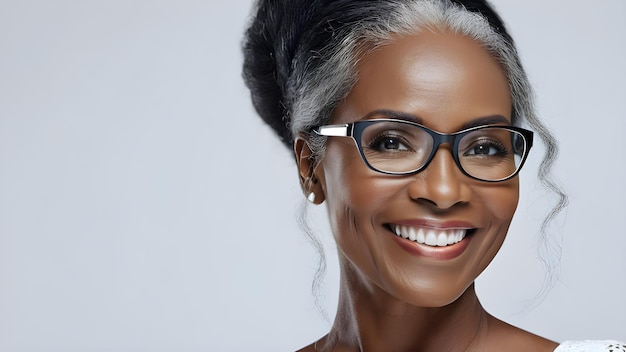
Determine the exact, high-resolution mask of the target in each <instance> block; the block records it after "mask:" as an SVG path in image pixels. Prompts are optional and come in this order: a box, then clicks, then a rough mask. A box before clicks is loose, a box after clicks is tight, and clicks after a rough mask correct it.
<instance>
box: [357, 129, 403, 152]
mask: <svg viewBox="0 0 626 352" xmlns="http://www.w3.org/2000/svg"><path fill="white" fill-rule="evenodd" d="M367 146H368V148H370V149H373V150H376V151H380V152H387V151H389V152H399V151H410V150H411V148H410V147H409V145H408V143H406V142H405V140H404V138H402V137H400V136H396V135H393V134H389V133H385V134H381V135H378V136H377V137H376V138H374V139H373V140H372V141H370V142H369V143H368V144H367Z"/></svg>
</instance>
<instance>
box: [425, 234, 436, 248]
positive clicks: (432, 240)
mask: <svg viewBox="0 0 626 352" xmlns="http://www.w3.org/2000/svg"><path fill="white" fill-rule="evenodd" d="M426 244H427V245H429V246H436V245H437V235H436V234H435V231H428V234H427V235H426Z"/></svg>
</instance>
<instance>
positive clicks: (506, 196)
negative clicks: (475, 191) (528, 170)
mask: <svg viewBox="0 0 626 352" xmlns="http://www.w3.org/2000/svg"><path fill="white" fill-rule="evenodd" d="M484 193H485V194H484V196H483V198H484V199H485V201H484V204H485V206H486V207H487V209H489V213H490V214H491V216H493V221H496V222H499V223H502V225H505V226H506V228H508V226H509V224H510V222H511V220H512V219H513V214H515V210H516V209H517V203H518V200H519V181H518V180H517V178H515V179H513V180H510V181H508V182H507V183H506V184H503V185H502V186H500V185H498V186H497V187H494V188H493V189H489V190H488V191H486V192H484Z"/></svg>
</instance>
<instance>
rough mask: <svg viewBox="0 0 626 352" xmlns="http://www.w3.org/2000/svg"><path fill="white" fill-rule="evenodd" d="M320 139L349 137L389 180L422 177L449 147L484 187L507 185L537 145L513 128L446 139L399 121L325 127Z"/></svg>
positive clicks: (524, 132) (478, 129)
mask: <svg viewBox="0 0 626 352" xmlns="http://www.w3.org/2000/svg"><path fill="white" fill-rule="evenodd" d="M314 132H315V133H317V134H318V135H321V136H329V137H335V136H336V137H351V138H352V139H353V140H354V142H355V143H356V146H357V148H358V149H359V153H360V154H361V158H362V159H363V161H364V162H365V164H366V165H367V166H368V167H369V168H370V169H372V170H374V171H378V172H381V173H384V174H389V175H408V174H414V173H417V172H420V171H421V170H423V169H424V168H426V167H427V166H428V164H429V163H430V162H431V160H432V159H433V157H434V156H435V154H436V153H437V150H438V149H439V146H440V145H441V144H444V143H449V144H450V145H451V146H452V155H453V157H454V161H455V162H456V164H457V166H458V167H459V169H460V170H461V171H462V172H463V173H464V174H465V175H467V176H469V177H471V178H473V179H476V180H480V181H486V182H499V181H505V180H508V179H510V178H512V177H514V176H515V175H517V174H518V173H519V171H520V169H521V168H522V166H523V165H524V162H525V161H526V158H527V157H528V152H529V151H530V148H531V147H532V144H533V132H531V131H528V130H525V129H523V128H520V127H514V126H500V125H484V126H478V127H472V128H468V129H465V130H462V131H459V132H455V133H450V134H445V133H439V132H437V131H433V130H431V129H429V128H427V127H424V126H422V125H420V124H417V123H413V122H409V121H404V120H396V119H375V120H363V121H357V122H353V123H348V124H341V125H326V126H321V127H318V128H317V129H315V130H314Z"/></svg>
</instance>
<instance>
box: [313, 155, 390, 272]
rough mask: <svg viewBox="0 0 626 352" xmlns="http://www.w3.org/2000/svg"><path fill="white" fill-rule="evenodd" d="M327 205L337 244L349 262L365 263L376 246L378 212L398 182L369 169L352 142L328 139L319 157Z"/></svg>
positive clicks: (368, 261) (377, 239)
mask: <svg viewBox="0 0 626 352" xmlns="http://www.w3.org/2000/svg"><path fill="white" fill-rule="evenodd" d="M322 168H323V183H322V184H323V187H324V192H325V196H326V207H327V210H328V216H329V220H330V224H331V227H332V230H333V234H334V237H335V240H336V242H337V246H338V247H339V249H340V250H341V252H342V253H344V254H345V255H346V256H347V257H348V258H350V260H351V261H352V262H354V263H355V264H357V265H359V266H362V265H365V266H367V265H368V264H366V263H370V262H371V261H372V260H373V259H372V257H373V254H372V253H371V251H370V248H377V247H378V244H377V241H380V238H379V237H380V236H376V233H375V231H376V230H375V225H374V223H375V222H376V218H377V214H378V213H379V211H380V209H381V208H382V207H383V206H384V205H385V204H387V203H388V201H389V199H390V198H392V197H393V195H394V194H395V193H396V192H397V189H396V188H398V186H397V185H394V183H393V182H389V180H384V177H381V176H379V175H378V174H377V173H375V172H373V171H371V170H370V169H369V168H368V167H367V166H366V165H365V164H364V163H363V161H362V159H361V157H360V155H359V154H358V151H357V149H356V147H355V146H354V144H341V143H329V145H328V146H327V150H326V154H325V156H324V158H323V159H322Z"/></svg>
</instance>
